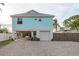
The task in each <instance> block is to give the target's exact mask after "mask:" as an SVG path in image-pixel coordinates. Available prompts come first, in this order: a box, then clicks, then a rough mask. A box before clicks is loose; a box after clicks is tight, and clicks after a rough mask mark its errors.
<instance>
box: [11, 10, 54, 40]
mask: <svg viewBox="0 0 79 59" xmlns="http://www.w3.org/2000/svg"><path fill="white" fill-rule="evenodd" d="M11 17H12V30H13V32H16V33H19V35H20V34H21V36H22V37H25V36H30V37H33V36H34V35H36V37H38V38H40V40H51V39H52V38H53V30H52V29H53V17H54V16H53V15H49V14H43V13H39V12H37V11H34V10H30V11H28V12H26V13H21V14H15V15H11Z"/></svg>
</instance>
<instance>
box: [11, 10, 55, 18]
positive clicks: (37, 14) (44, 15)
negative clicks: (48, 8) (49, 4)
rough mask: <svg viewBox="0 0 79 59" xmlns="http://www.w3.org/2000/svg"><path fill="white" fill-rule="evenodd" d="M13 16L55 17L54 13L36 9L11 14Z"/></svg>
mask: <svg viewBox="0 0 79 59" xmlns="http://www.w3.org/2000/svg"><path fill="white" fill-rule="evenodd" d="M11 17H54V15H49V14H44V13H39V12H37V11H35V10H30V11H28V12H26V13H21V14H15V15H11Z"/></svg>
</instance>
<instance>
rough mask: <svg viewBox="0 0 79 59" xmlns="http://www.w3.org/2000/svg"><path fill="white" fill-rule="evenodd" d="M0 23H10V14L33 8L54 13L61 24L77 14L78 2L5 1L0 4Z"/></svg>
mask: <svg viewBox="0 0 79 59" xmlns="http://www.w3.org/2000/svg"><path fill="white" fill-rule="evenodd" d="M0 7H1V8H2V10H3V11H2V13H1V12H0V24H10V25H11V24H12V18H11V17H10V15H13V14H19V13H24V12H27V11H29V10H32V9H33V10H35V11H38V12H41V13H46V14H51V15H55V18H56V19H57V20H58V23H59V24H60V25H61V26H63V21H64V20H65V19H67V18H68V17H70V16H73V15H78V14H79V4H78V3H5V6H2V5H0Z"/></svg>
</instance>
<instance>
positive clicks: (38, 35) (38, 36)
mask: <svg viewBox="0 0 79 59" xmlns="http://www.w3.org/2000/svg"><path fill="white" fill-rule="evenodd" d="M36 37H37V38H40V31H39V30H37V31H36Z"/></svg>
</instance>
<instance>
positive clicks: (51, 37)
mask: <svg viewBox="0 0 79 59" xmlns="http://www.w3.org/2000/svg"><path fill="white" fill-rule="evenodd" d="M50 39H53V31H52V29H51V30H50Z"/></svg>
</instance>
